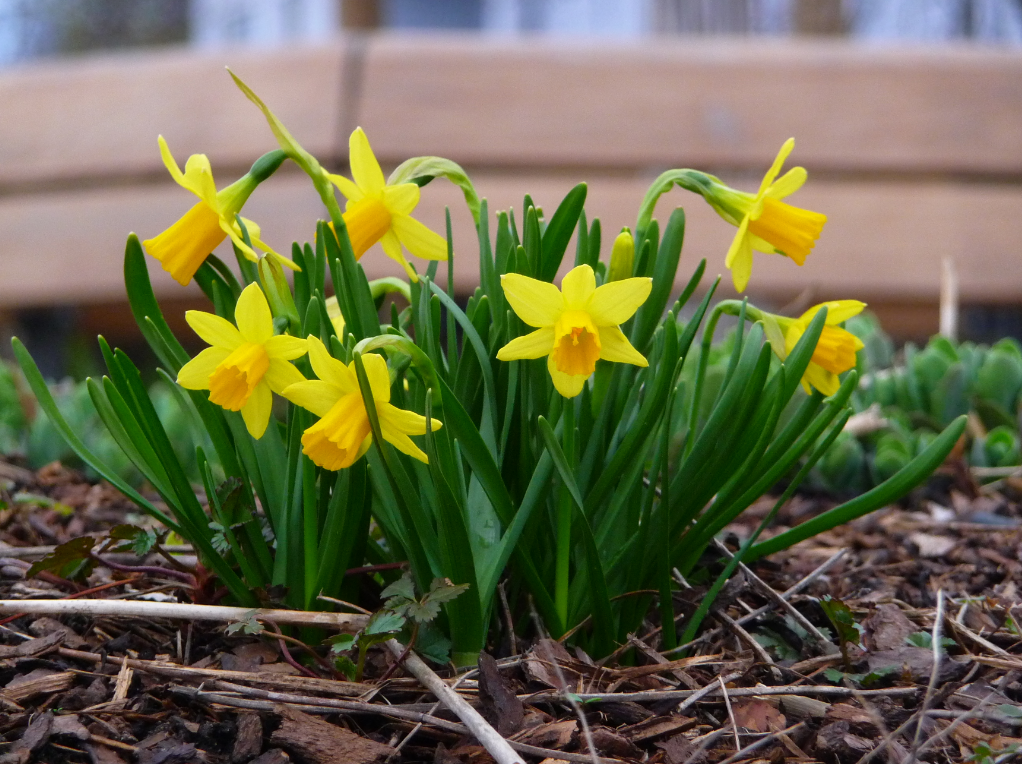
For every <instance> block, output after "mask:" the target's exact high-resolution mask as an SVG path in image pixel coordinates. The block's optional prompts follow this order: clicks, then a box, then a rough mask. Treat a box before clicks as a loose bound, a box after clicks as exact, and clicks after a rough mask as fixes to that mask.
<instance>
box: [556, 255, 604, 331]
mask: <svg viewBox="0 0 1022 764" xmlns="http://www.w3.org/2000/svg"><path fill="white" fill-rule="evenodd" d="M595 292H596V274H595V273H593V269H592V268H591V267H589V266H588V265H579V266H577V267H575V268H572V269H571V270H570V271H568V272H567V273H566V274H565V275H564V278H563V279H561V294H563V295H564V307H565V309H566V310H588V308H589V298H591V297H592V296H593V294H594V293H595ZM615 323H617V322H615Z"/></svg>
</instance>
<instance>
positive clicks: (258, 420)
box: [241, 381, 273, 440]
mask: <svg viewBox="0 0 1022 764" xmlns="http://www.w3.org/2000/svg"><path fill="white" fill-rule="evenodd" d="M272 412H273V393H271V392H270V388H269V385H267V384H266V383H265V382H263V381H261V382H260V383H259V384H258V385H256V386H255V389H254V390H253V391H252V394H251V395H250V396H248V400H247V401H245V405H244V406H242V407H241V418H242V419H244V420H245V427H246V428H247V429H248V434H249V435H251V436H252V437H253V438H255V439H256V440H258V439H259V438H261V437H263V433H264V432H266V425H268V424H269V423H270V414H272Z"/></svg>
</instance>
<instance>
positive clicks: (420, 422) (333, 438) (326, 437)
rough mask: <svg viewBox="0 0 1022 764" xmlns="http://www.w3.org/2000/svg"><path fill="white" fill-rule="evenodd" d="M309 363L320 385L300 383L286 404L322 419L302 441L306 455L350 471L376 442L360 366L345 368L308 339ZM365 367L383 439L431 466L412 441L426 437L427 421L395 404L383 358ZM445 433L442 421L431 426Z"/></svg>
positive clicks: (367, 360)
mask: <svg viewBox="0 0 1022 764" xmlns="http://www.w3.org/2000/svg"><path fill="white" fill-rule="evenodd" d="M309 360H310V361H311V362H312V368H313V370H314V371H315V372H316V376H318V377H319V379H314V380H305V381H302V382H298V383H296V384H293V385H291V386H290V387H288V388H287V389H286V390H284V397H285V398H287V399H288V400H289V401H291V402H292V403H296V404H298V405H299V406H301V407H302V408H305V409H308V410H309V411H311V412H312V413H313V414H315V415H316V416H318V417H319V418H320V419H319V421H318V422H316V423H315V424H314V425H312V426H311V427H309V428H308V429H307V430H306V431H305V433H304V434H303V435H302V451H303V453H304V454H305V455H306V456H308V457H309V458H310V459H312V461H313V462H314V463H315V464H317V465H319V466H320V467H323V468H324V469H328V470H340V469H344V468H345V467H350V466H351V465H352V464H354V463H355V462H356V461H357V460H358V459H359V458H361V456H362V455H363V454H364V453H365V452H366V451H368V450H369V446H370V445H371V444H372V440H373V436H372V432H371V430H370V428H369V415H368V414H367V413H366V409H365V401H364V400H363V399H362V392H361V389H360V388H359V386H358V377H357V376H356V374H355V362H354V361H352V362H351V363H350V364H347V365H345V364H343V363H341V362H340V361H338V360H337V359H336V358H333V357H332V356H331V355H330V354H329V353H328V352H327V349H326V346H325V345H324V344H323V343H322V342H321V341H320V340H319V339H318V338H317V337H314V336H310V337H309ZM362 363H363V364H364V366H365V370H366V376H367V377H368V378H369V385H370V387H371V388H372V391H373V401H374V403H375V404H376V415H377V417H379V420H380V430H381V432H382V434H383V439H384V440H386V441H387V442H388V443H390V444H391V445H392V446H394V447H395V448H396V449H397V450H398V451H401V452H402V453H405V454H408V455H409V456H411V457H413V458H415V459H418V460H419V461H421V462H427V461H428V459H427V457H426V454H425V453H423V451H422V449H420V448H419V447H418V446H416V445H415V443H413V442H412V439H411V438H410V437H408V436H409V435H425V433H426V417H424V416H420V415H419V414H416V413H415V412H413V411H405V410H404V409H399V408H397V407H396V406H394V405H392V404H391V403H390V373H389V372H388V371H387V362H386V361H385V360H384V359H383V357H382V356H379V355H376V354H374V353H367V354H366V355H364V356H362ZM440 427H441V423H440V421H439V420H437V419H431V420H430V429H431V430H433V431H436V430H439V429H440Z"/></svg>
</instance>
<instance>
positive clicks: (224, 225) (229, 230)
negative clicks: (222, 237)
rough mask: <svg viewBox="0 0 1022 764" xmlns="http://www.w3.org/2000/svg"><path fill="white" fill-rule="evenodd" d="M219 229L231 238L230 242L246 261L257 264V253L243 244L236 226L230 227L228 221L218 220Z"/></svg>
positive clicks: (243, 241)
mask: <svg viewBox="0 0 1022 764" xmlns="http://www.w3.org/2000/svg"><path fill="white" fill-rule="evenodd" d="M220 228H221V229H222V230H223V231H224V233H226V234H227V235H228V236H230V237H231V241H232V242H234V246H235V247H237V248H238V249H239V250H240V251H241V254H243V255H244V256H245V259H246V260H249V261H250V262H253V263H257V262H259V255H258V253H257V252H256V251H255V250H254V249H252V247H250V246H248V244H246V243H245V240H244V239H243V238H242V236H241V232H240V231H239V230H238V227H237V224H234V225H232V224H231V223H229V222H228V221H226V220H224V219H223V218H220Z"/></svg>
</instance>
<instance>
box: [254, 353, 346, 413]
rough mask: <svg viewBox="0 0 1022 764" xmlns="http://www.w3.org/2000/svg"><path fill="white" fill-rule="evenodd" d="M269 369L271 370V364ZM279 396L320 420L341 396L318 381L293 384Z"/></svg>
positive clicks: (327, 385) (327, 384) (328, 384)
mask: <svg viewBox="0 0 1022 764" xmlns="http://www.w3.org/2000/svg"><path fill="white" fill-rule="evenodd" d="M270 368H271V369H272V368H273V364H272V363H271V364H270ZM280 394H281V395H283V396H284V397H285V398H287V399H288V400H289V401H291V402H292V403H294V404H295V405H296V406H301V407H302V408H303V409H306V410H308V411H311V412H312V413H313V414H315V415H316V416H318V417H320V418H322V417H325V416H326V415H327V413H328V412H329V411H330V409H332V408H333V407H334V404H335V403H337V401H338V400H339V399H340V398H341V395H342V393H341V391H340V390H339V389H337V387H336V386H334V385H331V384H330V383H329V382H323V381H322V380H319V379H307V380H304V381H302V382H295V383H294V384H291V385H288V386H287V387H285V388H284V389H283V390H282V391H281V393H280Z"/></svg>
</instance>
